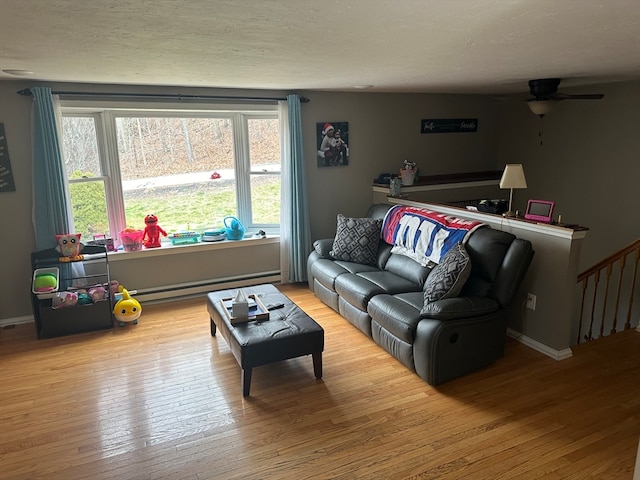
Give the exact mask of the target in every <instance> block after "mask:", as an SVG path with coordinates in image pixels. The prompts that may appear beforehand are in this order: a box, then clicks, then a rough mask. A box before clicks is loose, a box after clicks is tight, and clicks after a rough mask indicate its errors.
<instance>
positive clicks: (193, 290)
mask: <svg viewBox="0 0 640 480" xmlns="http://www.w3.org/2000/svg"><path fill="white" fill-rule="evenodd" d="M280 280H281V277H280V271H279V270H274V271H270V272H259V273H252V274H250V275H238V276H234V277H222V278H212V279H210V280H203V281H200V282H188V283H177V284H174V285H162V286H160V287H152V288H137V289H136V295H135V297H136V300H138V301H139V302H141V303H142V302H154V303H155V302H163V301H170V300H177V299H180V298H187V297H196V296H201V295H204V294H205V293H208V292H212V291H214V290H225V289H228V288H238V287H248V286H250V285H257V284H259V283H278V282H280Z"/></svg>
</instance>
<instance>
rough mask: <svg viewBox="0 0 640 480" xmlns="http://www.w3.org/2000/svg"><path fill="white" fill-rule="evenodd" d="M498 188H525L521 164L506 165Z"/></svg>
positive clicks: (525, 181) (525, 183) (525, 182)
mask: <svg viewBox="0 0 640 480" xmlns="http://www.w3.org/2000/svg"><path fill="white" fill-rule="evenodd" d="M500 188H527V180H526V178H524V169H523V168H522V164H521V163H508V164H507V165H506V166H505V167H504V172H502V178H501V179H500Z"/></svg>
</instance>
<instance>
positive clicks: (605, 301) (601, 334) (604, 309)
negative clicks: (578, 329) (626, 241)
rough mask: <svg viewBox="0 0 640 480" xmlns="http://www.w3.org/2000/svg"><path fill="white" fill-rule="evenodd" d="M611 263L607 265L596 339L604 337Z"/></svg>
mask: <svg viewBox="0 0 640 480" xmlns="http://www.w3.org/2000/svg"><path fill="white" fill-rule="evenodd" d="M612 265H613V263H610V264H609V265H607V283H606V284H605V286H604V300H603V302H604V303H603V304H602V318H601V319H600V336H599V337H598V338H602V337H604V321H605V317H606V315H607V300H608V299H609V280H610V279H611V270H612V268H611V266H612Z"/></svg>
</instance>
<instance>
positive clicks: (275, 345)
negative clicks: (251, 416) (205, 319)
mask: <svg viewBox="0 0 640 480" xmlns="http://www.w3.org/2000/svg"><path fill="white" fill-rule="evenodd" d="M242 290H243V291H244V293H245V295H246V296H249V295H251V294H253V295H256V296H257V297H258V298H259V299H260V301H262V303H263V304H264V305H265V306H270V305H277V304H284V306H282V307H280V308H277V309H274V310H271V311H270V312H269V320H261V321H251V322H247V323H240V324H235V325H232V324H231V323H230V322H229V320H228V318H227V315H226V314H225V312H224V311H223V310H222V309H223V308H224V307H223V306H222V305H221V303H220V300H221V299H224V298H233V297H235V296H236V294H237V293H238V289H237V288H234V289H230V290H220V291H217V292H212V293H209V294H207V311H208V312H209V316H210V317H211V335H212V336H215V335H216V332H217V331H218V330H220V332H221V333H222V336H223V337H224V339H225V340H226V341H227V344H228V345H229V348H230V349H231V352H232V353H233V356H234V357H235V358H236V360H237V361H238V363H239V364H240V367H241V368H242V394H243V395H244V396H245V397H246V396H248V395H249V389H250V388H251V371H252V369H253V367H259V366H260V365H266V364H268V363H273V362H279V361H281V360H287V359H289V358H295V357H301V356H303V355H312V357H313V372H314V374H315V376H316V378H322V351H323V350H324V330H323V329H322V327H321V326H320V325H318V324H317V323H316V322H315V321H314V320H313V319H312V318H311V317H309V315H307V314H306V313H304V312H303V311H302V310H301V309H300V308H298V306H297V305H296V304H295V303H293V302H292V301H291V300H289V298H288V297H287V296H286V295H284V294H283V293H281V292H280V291H279V290H278V289H277V288H276V287H274V286H273V285H269V284H265V285H256V286H253V287H242Z"/></svg>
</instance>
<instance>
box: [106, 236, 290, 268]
mask: <svg viewBox="0 0 640 480" xmlns="http://www.w3.org/2000/svg"><path fill="white" fill-rule="evenodd" d="M274 243H280V237H279V236H278V235H275V236H267V237H266V238H259V237H252V238H245V239H243V240H221V241H219V242H198V243H192V244H189V245H171V243H162V246H161V247H158V248H143V249H142V250H138V251H135V252H124V251H118V252H109V261H110V262H119V261H122V260H131V259H134V258H148V257H157V256H164V255H179V254H185V253H195V252H204V251H208V250H225V249H229V248H250V247H253V246H256V245H268V244H274Z"/></svg>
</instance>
